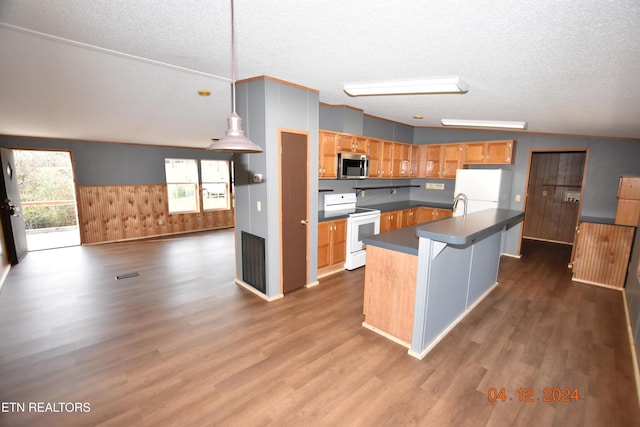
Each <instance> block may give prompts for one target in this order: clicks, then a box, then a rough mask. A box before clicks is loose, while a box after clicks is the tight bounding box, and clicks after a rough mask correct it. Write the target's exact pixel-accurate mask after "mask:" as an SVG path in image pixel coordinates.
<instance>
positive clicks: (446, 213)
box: [416, 207, 453, 224]
mask: <svg viewBox="0 0 640 427" xmlns="http://www.w3.org/2000/svg"><path fill="white" fill-rule="evenodd" d="M451 216H453V211H452V210H450V209H438V208H425V207H420V208H418V213H417V221H416V224H422V223H423V222H429V221H435V220H437V219H442V218H449V217H451Z"/></svg>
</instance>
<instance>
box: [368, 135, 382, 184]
mask: <svg viewBox="0 0 640 427" xmlns="http://www.w3.org/2000/svg"><path fill="white" fill-rule="evenodd" d="M381 152H382V141H380V140H379V139H371V138H369V177H371V178H377V177H381V176H382V160H381V154H382V153H381Z"/></svg>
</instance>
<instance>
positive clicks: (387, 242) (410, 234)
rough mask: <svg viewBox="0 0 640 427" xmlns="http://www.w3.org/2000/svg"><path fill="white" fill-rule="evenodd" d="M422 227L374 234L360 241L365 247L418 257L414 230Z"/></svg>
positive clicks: (416, 237)
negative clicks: (375, 247) (370, 246)
mask: <svg viewBox="0 0 640 427" xmlns="http://www.w3.org/2000/svg"><path fill="white" fill-rule="evenodd" d="M439 221H443V220H439ZM423 225H424V224H419V225H412V226H409V227H404V228H400V229H398V230H393V231H388V232H386V233H382V234H376V235H375V236H371V237H367V238H365V239H362V241H363V242H364V243H365V244H367V245H372V246H378V247H381V248H384V249H390V250H392V251H396V252H404V253H405V254H409V255H418V243H419V242H420V239H419V238H418V235H417V234H416V229H417V228H418V227H422V226H423Z"/></svg>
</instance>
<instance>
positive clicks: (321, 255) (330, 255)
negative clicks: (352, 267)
mask: <svg viewBox="0 0 640 427" xmlns="http://www.w3.org/2000/svg"><path fill="white" fill-rule="evenodd" d="M346 257H347V220H346V219H337V220H334V221H325V222H320V223H318V270H321V269H333V267H336V266H339V267H340V268H342V267H343V266H340V264H344V261H345V259H346Z"/></svg>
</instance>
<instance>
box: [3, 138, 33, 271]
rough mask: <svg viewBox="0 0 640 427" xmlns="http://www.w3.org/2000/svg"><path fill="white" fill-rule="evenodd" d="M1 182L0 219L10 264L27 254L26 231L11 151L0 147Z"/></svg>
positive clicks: (15, 262)
mask: <svg viewBox="0 0 640 427" xmlns="http://www.w3.org/2000/svg"><path fill="white" fill-rule="evenodd" d="M0 160H1V162H2V182H0V208H1V209H0V220H1V221H2V230H3V232H4V237H5V243H6V248H7V257H8V258H9V262H10V263H11V264H12V265H15V264H17V263H19V262H20V260H21V259H22V258H24V256H25V255H26V254H27V252H28V248H27V233H26V230H25V225H24V218H23V216H22V207H21V205H20V190H19V188H18V176H17V173H16V167H15V162H14V160H13V151H12V150H8V149H6V148H2V149H0Z"/></svg>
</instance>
